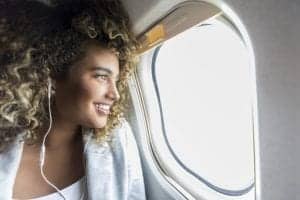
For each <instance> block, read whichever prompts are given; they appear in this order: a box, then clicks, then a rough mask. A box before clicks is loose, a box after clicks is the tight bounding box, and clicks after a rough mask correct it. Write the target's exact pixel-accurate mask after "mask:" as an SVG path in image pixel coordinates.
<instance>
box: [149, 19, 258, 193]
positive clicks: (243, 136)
mask: <svg viewBox="0 0 300 200" xmlns="http://www.w3.org/2000/svg"><path fill="white" fill-rule="evenodd" d="M250 67H251V66H250V61H249V54H248V51H247V48H246V46H245V44H244V43H243V40H242V39H241V38H240V36H239V35H238V34H237V33H236V32H235V31H233V29H232V28H231V27H229V26H228V25H227V24H225V23H224V22H222V21H220V20H213V21H211V22H210V23H208V24H205V25H201V26H197V27H193V28H191V29H189V30H187V31H185V32H184V33H182V34H179V35H177V36H176V37H174V38H172V39H170V40H168V41H166V42H165V43H163V45H161V46H160V47H158V48H157V49H156V50H155V53H154V57H153V63H152V75H153V77H152V78H153V82H154V85H155V91H156V95H157V98H158V101H159V105H160V116H161V123H162V128H163V133H164V139H165V142H166V144H167V146H168V149H169V151H170V152H171V154H172V156H173V157H174V158H175V160H176V161H177V163H178V164H179V165H180V166H181V167H182V168H183V169H184V170H185V171H186V172H187V173H188V174H190V175H192V176H193V177H194V178H197V179H198V180H199V181H201V182H202V183H205V184H206V185H207V186H209V188H211V189H213V190H215V191H217V192H219V193H221V194H223V195H229V196H241V195H244V194H247V193H248V192H249V191H251V190H252V189H253V187H254V146H253V112H252V106H253V105H252V104H253V103H252V89H251V88H252V85H253V84H254V83H253V82H254V80H252V79H251V70H250ZM166 165H167V164H166ZM168 168H169V170H172V167H171V166H169V167H168ZM171 173H172V172H171ZM252 194H253V195H248V198H244V199H254V192H252Z"/></svg>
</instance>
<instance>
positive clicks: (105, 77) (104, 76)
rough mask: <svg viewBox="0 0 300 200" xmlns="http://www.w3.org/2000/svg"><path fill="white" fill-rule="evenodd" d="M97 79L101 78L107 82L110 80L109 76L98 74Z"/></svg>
mask: <svg viewBox="0 0 300 200" xmlns="http://www.w3.org/2000/svg"><path fill="white" fill-rule="evenodd" d="M95 77H96V78H100V79H102V80H107V79H108V75H104V74H96V75H95Z"/></svg>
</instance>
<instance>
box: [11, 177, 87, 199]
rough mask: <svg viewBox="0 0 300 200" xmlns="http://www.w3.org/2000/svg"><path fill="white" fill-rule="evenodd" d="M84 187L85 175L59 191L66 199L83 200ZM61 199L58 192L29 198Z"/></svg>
mask: <svg viewBox="0 0 300 200" xmlns="http://www.w3.org/2000/svg"><path fill="white" fill-rule="evenodd" d="M84 188H85V177H82V178H81V179H80V180H78V181H76V182H75V183H73V184H71V185H69V186H67V187H66V188H64V189H62V190H61V193H62V194H63V195H64V196H65V198H66V200H69V199H70V200H83V199H84V192H85V190H84ZM57 199H62V197H61V196H60V195H59V193H58V192H55V193H51V194H48V195H46V196H42V197H38V198H34V199H31V200H57ZM13 200H17V199H13Z"/></svg>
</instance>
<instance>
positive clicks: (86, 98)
mask: <svg viewBox="0 0 300 200" xmlns="http://www.w3.org/2000/svg"><path fill="white" fill-rule="evenodd" d="M118 78H119V61H118V58H117V56H116V55H115V54H114V53H113V52H112V50H109V49H105V48H102V47H101V46H99V45H97V44H89V45H87V47H86V53H85V56H84V57H83V58H82V59H81V60H80V61H78V62H76V63H75V64H74V66H72V67H71V69H70V71H69V74H68V78H67V79H66V80H63V81H57V82H56V93H55V102H56V113H57V114H56V115H57V116H55V117H58V120H62V121H63V122H68V123H72V124H75V125H81V126H85V127H89V128H103V127H104V126H105V125H106V123H107V119H108V115H109V113H110V108H111V106H112V105H113V103H114V102H116V101H117V100H118V99H119V93H118V91H117V88H116V82H117V81H118Z"/></svg>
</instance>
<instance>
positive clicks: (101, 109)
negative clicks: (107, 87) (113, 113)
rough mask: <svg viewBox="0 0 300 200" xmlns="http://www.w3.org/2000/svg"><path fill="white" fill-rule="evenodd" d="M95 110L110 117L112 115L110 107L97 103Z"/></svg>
mask: <svg viewBox="0 0 300 200" xmlns="http://www.w3.org/2000/svg"><path fill="white" fill-rule="evenodd" d="M95 108H96V111H97V112H98V113H99V114H102V115H109V113H110V105H107V104H102V103H96V104H95Z"/></svg>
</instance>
